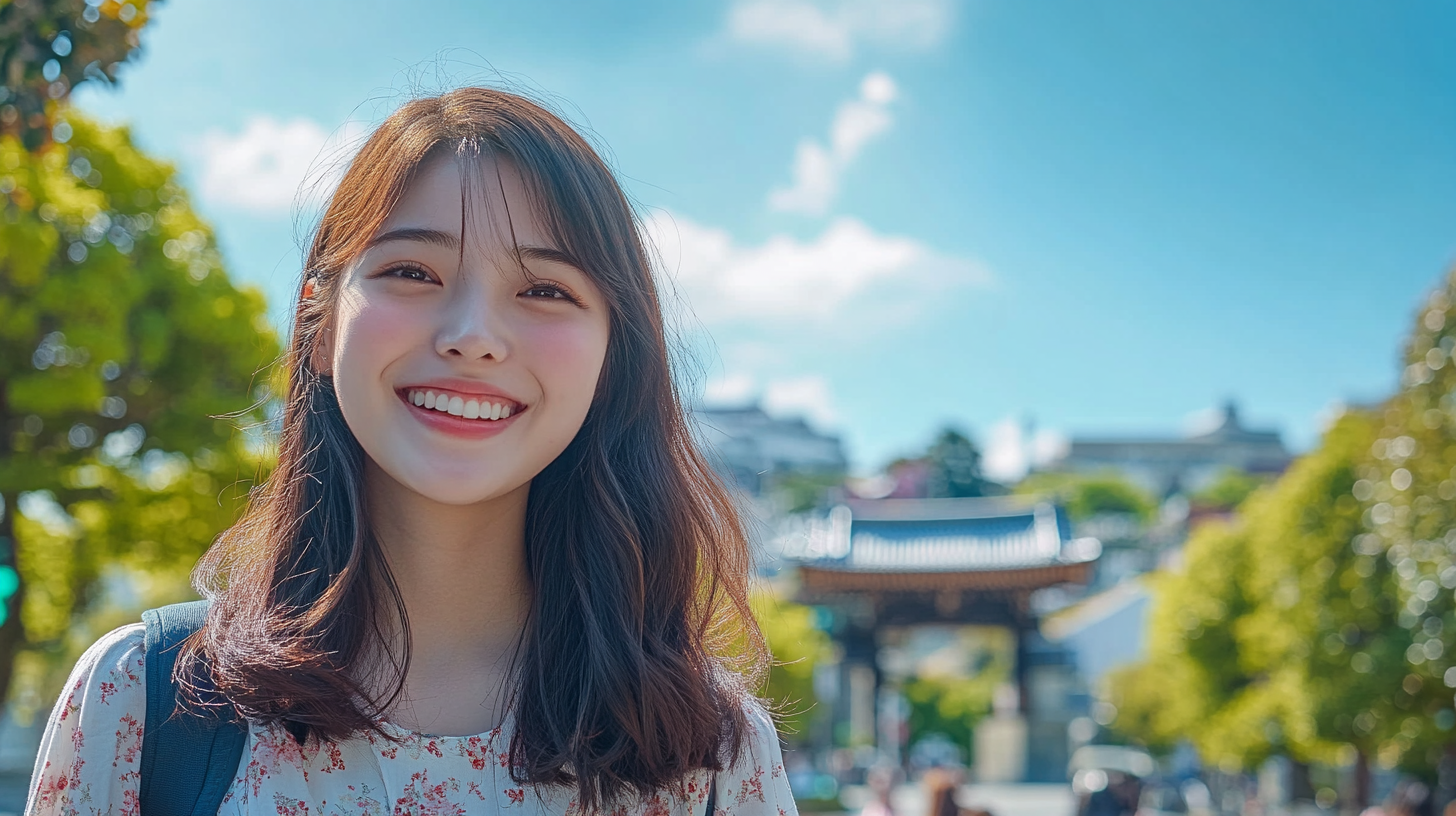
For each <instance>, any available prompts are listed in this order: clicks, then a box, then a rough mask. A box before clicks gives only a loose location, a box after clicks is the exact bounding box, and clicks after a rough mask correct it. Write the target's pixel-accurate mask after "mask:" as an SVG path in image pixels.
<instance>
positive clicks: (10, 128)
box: [0, 0, 152, 150]
mask: <svg viewBox="0 0 1456 816" xmlns="http://www.w3.org/2000/svg"><path fill="white" fill-rule="evenodd" d="M151 2H152V0H124V1H123V0H7V2H3V3H0V83H3V84H0V135H6V136H11V137H14V138H16V139H19V140H20V143H21V144H22V145H24V147H25V148H26V149H27V150H38V149H40V148H42V147H44V146H45V145H47V144H48V143H50V141H51V139H52V138H53V137H63V138H56V141H59V142H65V141H66V140H67V138H69V135H68V133H67V131H66V127H65V126H62V127H61V130H60V131H59V133H58V132H57V131H56V126H57V125H59V124H60V121H59V119H58V114H60V113H61V112H62V111H63V110H64V107H63V102H64V100H65V98H66V97H67V96H68V95H69V94H70V92H71V89H72V88H74V87H75V86H76V85H78V84H80V83H82V82H101V83H104V84H110V83H113V82H115V81H116V76H117V73H118V72H119V71H120V69H121V66H122V64H123V63H125V62H126V60H127V59H128V57H130V56H131V54H132V52H133V51H135V50H136V49H137V48H138V47H139V46H140V45H141V30H142V27H143V26H145V25H146V24H147V17H148V12H149V10H150V6H151Z"/></svg>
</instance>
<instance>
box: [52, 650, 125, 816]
mask: <svg viewBox="0 0 1456 816" xmlns="http://www.w3.org/2000/svg"><path fill="white" fill-rule="evenodd" d="M145 631H146V630H145V628H144V627H143V626H142V624H139V623H136V624H131V625H128V626H123V627H120V628H119V629H114V630H112V631H110V632H108V633H107V634H105V635H103V636H102V637H101V639H100V640H97V641H96V642H95V643H94V644H92V645H91V648H89V649H87V650H86V651H85V653H84V654H82V655H81V659H80V660H77V661H76V667H75V668H74V669H72V670H71V676H70V677H69V678H68V679H67V680H66V685H65V687H64V688H62V689H61V695H60V698H59V699H58V700H56V706H55V708H53V709H52V710H51V716H50V720H49V721H48V722H47V723H46V729H45V734H44V736H42V737H41V745H40V752H39V753H38V754H37V755H36V760H35V774H34V776H33V777H32V780H31V782H32V785H33V787H32V788H31V800H30V804H29V806H28V807H27V808H26V813H28V814H51V813H67V812H70V811H69V810H68V808H70V807H72V806H74V805H76V804H78V803H81V802H87V801H93V802H122V801H132V800H134V797H135V795H136V788H137V781H138V779H139V778H140V773H139V768H140V763H141V748H142V728H143V726H144V722H143V721H144V720H145V718H146V702H147V689H146V677H147V672H146V649H145V645H144V640H143V639H144V636H145ZM128 796H130V797H132V799H128Z"/></svg>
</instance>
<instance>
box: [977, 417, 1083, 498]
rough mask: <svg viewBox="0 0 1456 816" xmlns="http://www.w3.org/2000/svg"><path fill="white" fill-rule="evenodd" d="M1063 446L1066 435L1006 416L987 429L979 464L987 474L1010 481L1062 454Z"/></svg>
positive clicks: (1000, 479) (991, 477) (1065, 445)
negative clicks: (1033, 428)
mask: <svg viewBox="0 0 1456 816" xmlns="http://www.w3.org/2000/svg"><path fill="white" fill-rule="evenodd" d="M1066 447H1067V439H1066V437H1065V436H1063V435H1061V434H1059V433H1057V432H1055V431H1050V430H1045V429H1043V430H1036V431H1032V430H1031V429H1030V428H1028V427H1027V426H1026V425H1025V423H1023V421H1022V420H1020V419H1018V418H1016V417H1005V418H1003V419H1002V420H1000V421H999V422H997V423H996V424H994V425H992V426H991V428H990V430H989V431H988V432H987V433H986V436H985V447H984V449H983V451H982V458H981V467H982V469H983V470H984V471H985V473H986V476H987V477H988V478H990V479H993V480H995V481H998V482H1003V483H1013V482H1017V481H1020V480H1021V479H1022V478H1023V477H1024V476H1026V474H1027V473H1028V472H1030V470H1031V469H1032V468H1033V467H1038V466H1040V465H1045V464H1047V463H1048V462H1051V461H1053V460H1055V459H1056V458H1058V457H1059V456H1061V455H1062V454H1063V453H1064V452H1065V450H1066Z"/></svg>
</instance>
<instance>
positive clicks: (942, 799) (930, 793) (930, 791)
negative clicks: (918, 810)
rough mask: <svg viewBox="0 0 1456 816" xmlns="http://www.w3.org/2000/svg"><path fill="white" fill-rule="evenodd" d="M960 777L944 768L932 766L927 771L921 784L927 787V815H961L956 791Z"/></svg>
mask: <svg viewBox="0 0 1456 816" xmlns="http://www.w3.org/2000/svg"><path fill="white" fill-rule="evenodd" d="M959 783H960V779H959V778H957V776H956V775H955V774H953V773H952V772H950V771H948V770H945V769H944V768H931V769H930V770H929V771H926V772H925V776H924V777H922V778H921V780H920V784H921V785H922V786H923V787H924V788H925V801H926V811H925V813H926V816H960V806H959V805H957V804H956V801H955V792H956V788H957V787H958V786H959Z"/></svg>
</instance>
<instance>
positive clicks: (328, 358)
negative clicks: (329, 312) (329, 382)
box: [308, 320, 334, 377]
mask: <svg viewBox="0 0 1456 816" xmlns="http://www.w3.org/2000/svg"><path fill="white" fill-rule="evenodd" d="M332 324H333V321H332V320H326V321H324V324H323V325H322V326H319V330H318V340H316V341H314V344H313V353H312V354H310V355H309V359H308V367H309V368H311V369H313V373H315V374H317V375H319V376H320V377H332V376H333V374H334V327H333V325H332Z"/></svg>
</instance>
